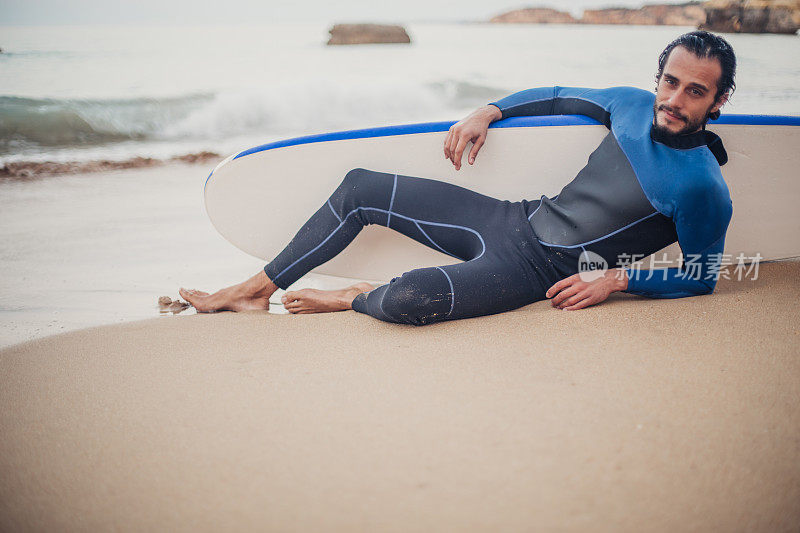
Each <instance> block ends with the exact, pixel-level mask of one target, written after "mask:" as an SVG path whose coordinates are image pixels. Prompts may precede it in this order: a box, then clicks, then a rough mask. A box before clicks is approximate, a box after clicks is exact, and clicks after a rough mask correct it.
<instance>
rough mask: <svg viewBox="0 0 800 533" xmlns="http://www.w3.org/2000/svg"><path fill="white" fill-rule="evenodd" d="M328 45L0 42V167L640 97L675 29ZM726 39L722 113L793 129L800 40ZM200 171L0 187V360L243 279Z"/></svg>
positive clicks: (436, 30) (20, 38)
mask: <svg viewBox="0 0 800 533" xmlns="http://www.w3.org/2000/svg"><path fill="white" fill-rule="evenodd" d="M328 28H329V25H327V24H322V23H303V24H300V23H295V24H273V25H258V26H255V25H254V26H246V25H242V26H196V27H184V26H182V27H177V26H176V27H169V26H138V27H137V26H86V27H68V26H53V27H41V26H39V27H35V26H31V27H0V48H2V50H3V52H2V53H1V54H0V168H2V167H3V165H6V164H9V163H14V162H17V163H19V162H42V161H52V162H88V161H96V160H115V161H126V160H129V159H131V158H134V157H145V158H155V159H168V158H171V157H174V156H182V155H186V154H197V153H201V152H213V153H216V154H219V155H220V156H226V155H228V154H230V153H233V152H235V151H238V150H241V149H244V148H249V147H252V146H256V145H260V144H263V143H265V142H269V141H273V140H277V139H284V138H290V137H295V136H300V135H305V134H311V133H322V132H329V131H335V130H347V129H355V128H363V127H374V126H385V125H392V124H406V123H413V122H430V121H440V120H441V121H444V120H453V121H454V120H458V119H460V118H462V117H463V116H465V115H466V114H467V113H469V112H470V111H472V110H473V109H474V108H476V107H478V106H480V105H483V104H485V103H488V102H491V101H493V100H495V99H497V98H500V97H502V96H505V95H507V94H509V93H511V92H515V91H518V90H521V89H525V88H529V87H534V86H550V85H562V86H582V87H608V86H616V85H632V86H636V87H641V88H644V89H647V90H652V89H653V88H654V86H655V81H654V74H655V70H656V66H657V58H658V55H659V53H660V52H661V50H662V49H663V48H664V46H665V45H666V44H667V43H668V42H669V41H671V40H672V39H673V38H675V37H677V36H678V35H679V34H681V33H683V32H685V31H689V30H691V28H683V27H641V26H639V27H637V26H627V27H622V26H578V25H492V24H477V23H474V24H472V23H452V24H445V23H414V24H409V25H407V26H406V28H407V30H408V33H409V35H410V37H411V39H412V44H411V45H395V44H383V45H360V46H339V47H333V46H326V44H325V43H326V40H327V36H328V35H327V31H328ZM726 38H728V39H729V40H730V42H731V44H732V45H733V47H734V49H735V50H736V52H737V56H738V60H739V71H738V76H737V80H736V81H737V90H736V93H735V94H734V96H733V99H732V101H731V102H730V104H728V105H726V107H725V108H723V112H730V113H748V114H782V115H800V38H798V37H797V36H785V35H729V36H726ZM215 164H216V160H215V161H214V162H213V163H209V164H207V165H202V164H199V165H178V166H176V165H172V166H167V167H160V169H159V168H155V169H141V170H133V171H117V172H111V173H97V174H80V175H59V176H52V177H43V178H35V179H34V178H31V179H0V268H2V271H3V275H2V276H0V346H4V345H9V344H13V343H17V342H22V341H25V340H29V339H35V338H38V337H42V336H45V335H51V334H54V333H60V332H65V331H69V330H72V329H78V328H84V327H89V326H94V325H101V324H108V323H112V322H120V321H129V320H135V319H142V318H148V317H153V316H159V311H158V308H157V306H156V300H157V298H158V297H159V296H162V295H170V296H172V297H173V298H174V297H176V296H177V288H178V287H180V286H187V287H194V288H198V289H203V290H210V289H211V290H216V289H217V288H220V287H223V286H226V285H230V284H233V283H236V282H239V281H241V280H243V279H246V278H247V277H249V276H251V275H252V274H254V273H256V272H257V271H258V269H260V268H261V267H262V266H263V264H262V262H261V260H258V259H255V258H252V257H249V256H246V255H245V254H244V253H243V252H240V251H239V250H237V249H235V248H234V247H233V246H232V245H230V244H229V243H227V242H226V241H224V239H222V237H220V236H219V235H218V234H217V233H216V231H215V230H214V229H213V227H211V225H210V223H209V221H208V219H207V217H206V216H205V212H204V207H203V198H202V188H203V183H204V181H205V178H206V177H207V176H208V174H209V172H210V171H211V169H212V168H213V166H214V165H215ZM273 201H281V199H280V198H278V197H276V198H275V199H273ZM289 237H290V236H287V240H288V238H289ZM326 283H327V281H325V280H323V281H319V279H318V278H313V279H312V278H309V279H306V280H302V285H304V286H318V287H321V286H328V285H326ZM276 311H280V308H276ZM165 319H168V318H167V317H165Z"/></svg>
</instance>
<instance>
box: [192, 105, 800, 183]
mask: <svg viewBox="0 0 800 533" xmlns="http://www.w3.org/2000/svg"><path fill="white" fill-rule="evenodd" d="M456 122H457V121H445V122H421V123H417V124H401V125H397V126H381V127H377V128H365V129H359V130H347V131H336V132H331V133H319V134H314V135H305V136H303V137H295V138H293V139H283V140H280V141H273V142H270V143H266V144H262V145H260V146H256V147H253V148H249V149H247V150H244V151H243V152H240V153H238V154H236V156H235V157H234V158H233V159H239V158H240V157H246V156H248V155H252V154H257V153H259V152H264V151H266V150H274V149H275V148H284V147H287V146H296V145H300V144H312V143H319V142H327V141H340V140H345V139H367V138H370V137H390V136H393V135H411V134H414V133H437V132H443V131H447V130H449V129H450V127H451V126H452V125H453V124H455V123H456ZM599 124H600V123H599V122H597V121H596V120H594V119H591V118H589V117H586V116H583V115H548V116H535V117H511V118H506V119H503V120H498V121H496V122H493V123H492V124H491V125H490V126H489V128H490V129H491V128H535V127H543V126H592V125H599ZM716 124H736V125H751V126H800V117H795V116H780V115H722V116H721V117H720V118H719V119H718V120H711V121H709V125H710V126H714V125H716ZM213 174H214V172H213V171H212V172H211V174H209V176H208V178H207V179H206V183H208V180H209V179H211V176H212V175H213Z"/></svg>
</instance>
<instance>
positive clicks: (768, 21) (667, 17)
mask: <svg viewBox="0 0 800 533" xmlns="http://www.w3.org/2000/svg"><path fill="white" fill-rule="evenodd" d="M489 22H494V23H529V24H548V23H557V24H640V25H668V26H694V27H696V28H700V29H707V30H709V31H716V32H722V33H740V32H741V33H789V34H792V33H796V32H797V30H798V28H800V0H710V1H708V2H698V1H693V2H687V3H683V4H649V5H644V6H642V7H640V8H607V9H587V10H585V11H584V12H583V16H582V17H581V18H580V19H576V18H575V17H573V16H572V15H571V14H569V13H567V12H565V11H558V10H555V9H550V8H542V7H530V8H525V9H517V10H514V11H509V12H507V13H503V14H500V15H497V16H495V17H492V18H491V19H490V21H489Z"/></svg>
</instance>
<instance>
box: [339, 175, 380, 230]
mask: <svg viewBox="0 0 800 533" xmlns="http://www.w3.org/2000/svg"><path fill="white" fill-rule="evenodd" d="M392 178H393V176H392V175H389V174H385V173H383V172H375V171H374V170H367V169H364V168H354V169H352V170H350V171H348V172H347V174H345V176H344V179H343V180H342V183H341V184H340V185H339V187H338V188H337V189H336V191H335V192H334V193H333V195H331V198H330V201H331V206H332V207H333V208H334V209H335V210H336V211H337V212H338V214H339V216H342V217H343V216H346V215H347V214H348V213H350V212H352V211H359V213H358V215H357V216H358V217H359V218H363V220H362V223H364V224H371V223H374V222H379V219H380V217H378V219H375V217H376V216H378V215H379V213H377V212H376V213H362V212H360V211H361V209H360V208H377V209H379V210H380V209H383V210H387V209H388V208H389V201H390V199H391V194H392ZM367 211H370V210H369V209H367ZM380 216H381V217H384V218H385V217H386V215H385V214H380Z"/></svg>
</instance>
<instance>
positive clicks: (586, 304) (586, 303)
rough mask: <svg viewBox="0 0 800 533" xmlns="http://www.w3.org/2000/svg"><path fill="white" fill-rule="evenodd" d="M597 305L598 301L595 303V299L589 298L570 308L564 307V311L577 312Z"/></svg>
mask: <svg viewBox="0 0 800 533" xmlns="http://www.w3.org/2000/svg"><path fill="white" fill-rule="evenodd" d="M596 303H597V301H595V298H592V297H591V296H588V297H586V298H584V299H583V300H580V301H579V302H577V303H575V304H573V305H570V306H569V307H564V308H563V309H564V310H566V311H577V310H578V309H583V308H584V307H589V306H590V305H594V304H596Z"/></svg>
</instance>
